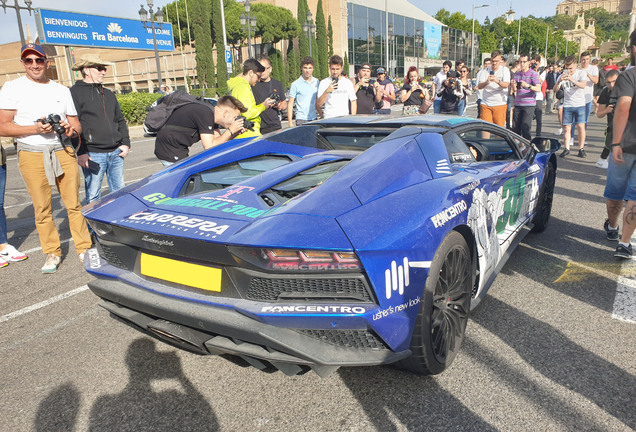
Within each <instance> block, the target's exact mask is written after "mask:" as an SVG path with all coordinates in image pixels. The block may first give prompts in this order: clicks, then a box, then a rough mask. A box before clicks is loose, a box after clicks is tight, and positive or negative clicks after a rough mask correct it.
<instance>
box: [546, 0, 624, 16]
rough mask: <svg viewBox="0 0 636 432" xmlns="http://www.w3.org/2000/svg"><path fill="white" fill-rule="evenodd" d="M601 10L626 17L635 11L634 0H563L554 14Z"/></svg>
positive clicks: (574, 13)
mask: <svg viewBox="0 0 636 432" xmlns="http://www.w3.org/2000/svg"><path fill="white" fill-rule="evenodd" d="M594 8H603V9H605V10H606V11H608V12H612V13H617V14H620V15H627V14H630V13H632V11H636V0H565V1H562V2H561V3H559V4H558V5H557V7H556V13H557V15H558V14H563V15H576V14H577V13H578V12H579V11H580V10H583V11H586V10H590V9H594Z"/></svg>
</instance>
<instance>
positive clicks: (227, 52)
mask: <svg viewBox="0 0 636 432" xmlns="http://www.w3.org/2000/svg"><path fill="white" fill-rule="evenodd" d="M225 63H232V52H231V51H230V50H229V49H226V50H225Z"/></svg>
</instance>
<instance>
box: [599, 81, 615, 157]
mask: <svg viewBox="0 0 636 432" xmlns="http://www.w3.org/2000/svg"><path fill="white" fill-rule="evenodd" d="M618 74H619V72H618V71H617V70H611V71H609V72H607V73H606V76H605V79H606V81H605V87H603V89H602V90H601V93H600V94H599V96H598V100H597V106H596V116H597V117H598V118H603V117H605V116H606V115H607V129H606V130H605V147H603V151H602V152H601V157H600V158H599V160H598V161H597V162H596V166H597V167H598V168H604V169H607V167H608V161H607V157H608V156H609V154H610V145H611V144H612V139H613V133H612V130H613V126H612V123H613V122H614V108H615V107H616V99H615V98H613V97H612V96H611V93H612V90H613V89H614V84H615V83H616V80H617V79H618Z"/></svg>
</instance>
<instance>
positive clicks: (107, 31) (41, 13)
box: [35, 9, 174, 51]
mask: <svg viewBox="0 0 636 432" xmlns="http://www.w3.org/2000/svg"><path fill="white" fill-rule="evenodd" d="M35 22H36V25H37V28H38V35H39V36H40V40H41V42H42V44H45V45H69V46H92V47H99V48H121V49H136V50H154V49H155V47H154V42H153V38H152V28H144V26H143V24H142V22H141V21H137V20H131V19H123V18H114V17H104V16H99V15H86V14H78V13H73V12H64V11H56V10H48V9H36V11H35ZM155 34H156V36H157V49H158V50H159V51H174V44H173V40H172V24H169V23H164V24H162V25H161V27H159V24H158V23H155Z"/></svg>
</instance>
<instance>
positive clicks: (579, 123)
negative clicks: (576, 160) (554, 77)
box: [554, 56, 588, 158]
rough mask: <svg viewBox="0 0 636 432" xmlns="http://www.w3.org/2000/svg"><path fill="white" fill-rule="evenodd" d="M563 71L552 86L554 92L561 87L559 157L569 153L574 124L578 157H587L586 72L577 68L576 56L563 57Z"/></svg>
mask: <svg viewBox="0 0 636 432" xmlns="http://www.w3.org/2000/svg"><path fill="white" fill-rule="evenodd" d="M564 61H565V65H564V67H563V73H562V74H561V76H560V77H559V80H558V81H557V83H556V85H555V86H554V91H555V93H556V92H557V91H559V89H560V88H563V94H564V97H563V128H564V129H565V149H564V150H563V152H561V154H560V156H561V157H566V156H567V155H569V154H570V144H571V142H572V137H571V135H570V133H571V130H572V128H573V127H574V125H576V130H577V132H578V138H579V154H578V156H579V157H582V158H584V157H587V154H586V153H585V149H584V147H585V119H586V110H587V108H586V105H585V104H586V102H585V87H586V85H587V81H588V79H587V74H586V73H585V71H584V70H582V69H577V63H576V57H574V56H567V57H566V58H565V60H564Z"/></svg>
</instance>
